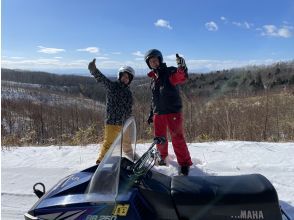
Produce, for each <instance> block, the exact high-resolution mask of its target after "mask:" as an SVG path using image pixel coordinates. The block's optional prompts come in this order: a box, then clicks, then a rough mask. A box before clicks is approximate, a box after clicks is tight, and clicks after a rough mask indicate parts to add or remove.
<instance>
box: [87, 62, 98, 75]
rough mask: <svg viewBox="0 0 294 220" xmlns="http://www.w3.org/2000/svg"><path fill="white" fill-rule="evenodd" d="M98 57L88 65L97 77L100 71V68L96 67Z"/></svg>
mask: <svg viewBox="0 0 294 220" xmlns="http://www.w3.org/2000/svg"><path fill="white" fill-rule="evenodd" d="M95 62H96V59H93V61H92V62H90V63H89V65H88V70H89V71H90V73H91V74H92V75H93V76H94V77H95V78H96V77H97V72H98V69H97V67H96V64H95Z"/></svg>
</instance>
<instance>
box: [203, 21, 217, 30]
mask: <svg viewBox="0 0 294 220" xmlns="http://www.w3.org/2000/svg"><path fill="white" fill-rule="evenodd" d="M205 27H206V28H207V30H209V31H217V30H218V26H217V24H216V23H215V22H214V21H210V22H207V23H206V24H205Z"/></svg>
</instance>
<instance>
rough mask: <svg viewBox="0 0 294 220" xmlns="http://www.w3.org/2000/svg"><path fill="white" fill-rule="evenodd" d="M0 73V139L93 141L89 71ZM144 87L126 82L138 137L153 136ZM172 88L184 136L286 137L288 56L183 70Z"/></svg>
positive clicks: (290, 91) (97, 90)
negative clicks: (177, 91) (179, 102)
mask: <svg viewBox="0 0 294 220" xmlns="http://www.w3.org/2000/svg"><path fill="white" fill-rule="evenodd" d="M1 71H2V74H1V107H2V108H1V116H2V118H1V128H2V129H1V140H2V143H4V144H5V145H27V144H85V143H93V142H95V141H98V140H101V138H102V134H103V125H104V116H105V98H106V93H105V88H104V86H103V85H102V84H97V82H96V81H95V79H94V78H93V77H92V76H88V77H87V76H77V75H58V74H51V73H46V72H32V71H24V70H10V69H1ZM112 80H116V78H112ZM149 87H150V79H148V78H147V77H136V78H135V79H134V81H133V83H132V84H131V90H132V91H133V95H134V106H133V114H134V115H135V117H136V123H137V138H138V140H146V139H151V138H152V136H153V132H152V129H151V126H149V125H148V124H147V123H146V118H147V116H148V114H149V111H150V102H151V91H150V88H149ZM180 88H181V93H182V98H183V114H184V116H185V130H186V137H187V140H189V141H195V140H223V139H227V140H228V139H229V140H230V139H234V140H236V139H237V140H255V141H258V140H269V141H271V140H278V141H279V140H292V139H293V138H294V121H293V120H294V119H293V114H294V112H293V111H294V96H293V95H294V61H291V62H283V63H277V64H273V65H269V66H250V67H246V68H235V69H230V70H220V71H214V72H210V73H207V74H201V73H189V79H188V81H187V82H186V83H185V84H184V85H181V86H180Z"/></svg>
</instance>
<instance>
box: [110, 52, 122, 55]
mask: <svg viewBox="0 0 294 220" xmlns="http://www.w3.org/2000/svg"><path fill="white" fill-rule="evenodd" d="M112 54H114V55H120V54H121V52H112Z"/></svg>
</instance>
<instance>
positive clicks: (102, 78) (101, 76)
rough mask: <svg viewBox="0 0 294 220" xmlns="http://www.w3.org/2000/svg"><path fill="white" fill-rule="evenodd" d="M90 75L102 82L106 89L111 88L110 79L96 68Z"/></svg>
mask: <svg viewBox="0 0 294 220" xmlns="http://www.w3.org/2000/svg"><path fill="white" fill-rule="evenodd" d="M92 75H93V76H94V77H95V79H96V81H97V82H98V83H102V84H104V86H105V87H106V88H107V89H109V88H111V86H112V84H113V83H112V81H111V80H110V79H108V78H107V77H106V76H105V75H104V74H103V73H101V72H100V70H98V69H97V70H96V71H95V72H94V74H92Z"/></svg>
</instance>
